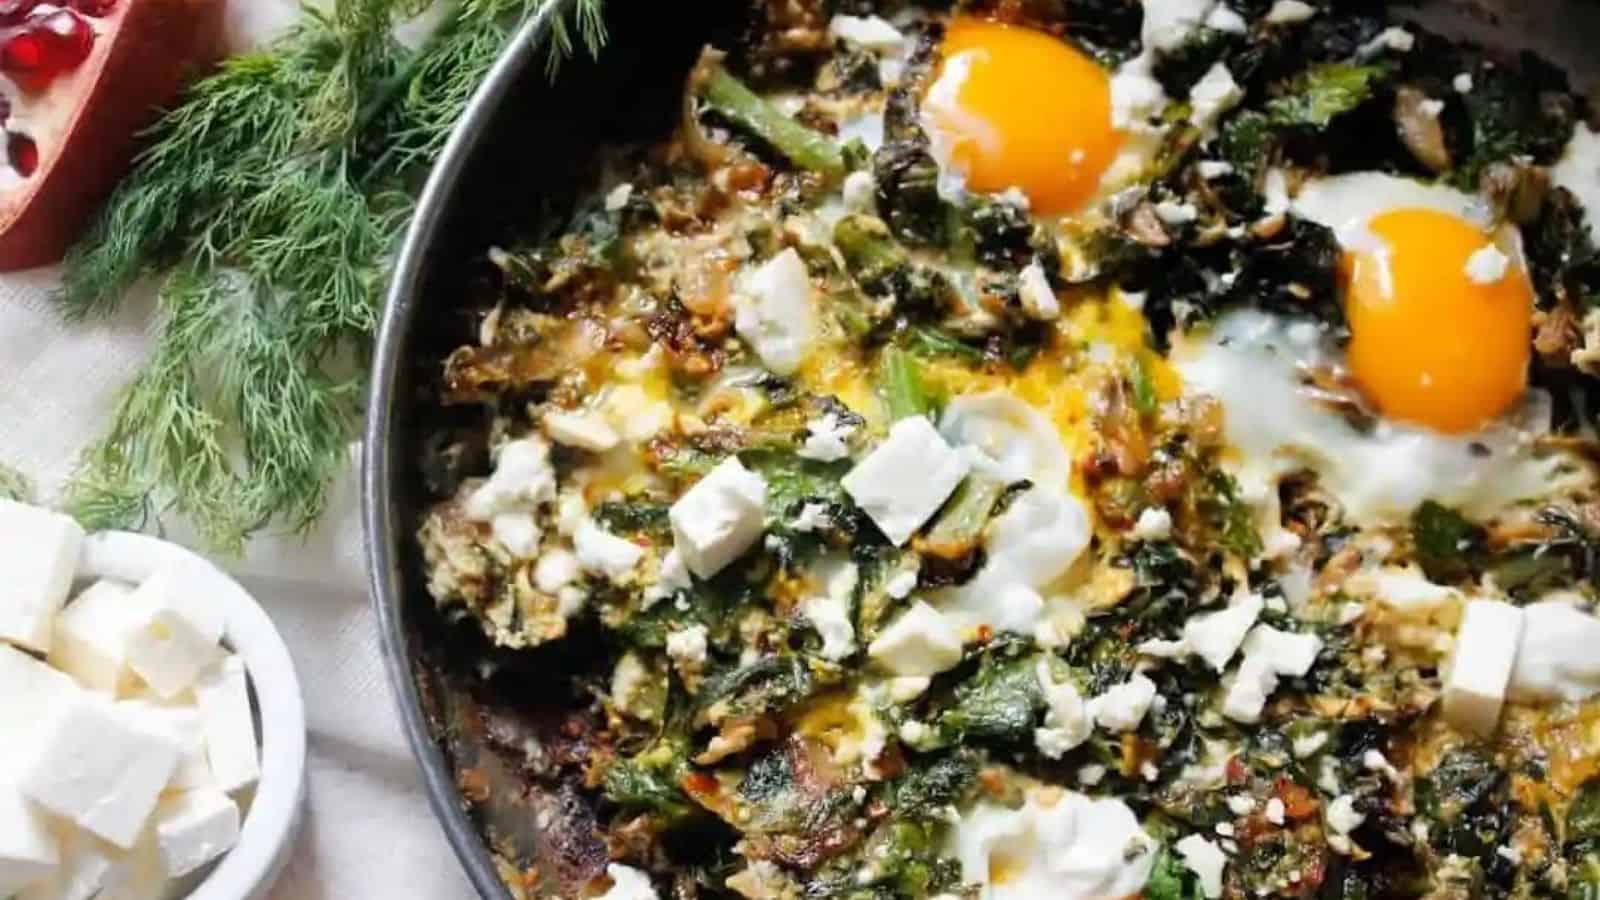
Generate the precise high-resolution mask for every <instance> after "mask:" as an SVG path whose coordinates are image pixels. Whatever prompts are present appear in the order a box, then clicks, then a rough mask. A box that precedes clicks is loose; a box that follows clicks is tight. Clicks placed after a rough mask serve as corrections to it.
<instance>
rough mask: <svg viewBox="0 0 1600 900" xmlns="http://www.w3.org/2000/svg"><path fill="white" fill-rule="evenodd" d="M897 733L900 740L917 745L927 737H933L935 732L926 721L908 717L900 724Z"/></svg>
mask: <svg viewBox="0 0 1600 900" xmlns="http://www.w3.org/2000/svg"><path fill="white" fill-rule="evenodd" d="M899 734H900V740H902V741H905V742H906V743H907V744H910V745H911V746H913V747H917V746H920V745H921V744H922V743H923V742H924V741H927V740H928V739H929V738H932V737H934V736H935V734H936V732H935V731H934V730H933V729H932V728H930V727H929V726H928V724H927V723H926V722H918V721H917V720H916V719H910V720H908V721H906V722H905V723H904V724H902V725H901V726H900V732H899Z"/></svg>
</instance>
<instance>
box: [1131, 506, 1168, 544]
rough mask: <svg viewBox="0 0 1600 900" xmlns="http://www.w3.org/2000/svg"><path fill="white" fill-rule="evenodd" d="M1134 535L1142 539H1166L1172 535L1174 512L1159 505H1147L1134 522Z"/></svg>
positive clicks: (1135, 537)
mask: <svg viewBox="0 0 1600 900" xmlns="http://www.w3.org/2000/svg"><path fill="white" fill-rule="evenodd" d="M1132 535H1133V537H1134V539H1136V540H1141V541H1164V540H1166V539H1167V538H1169V537H1171V536H1172V513H1169V512H1167V511H1166V510H1165V509H1163V508H1161V507H1159V506H1150V507H1146V508H1145V509H1144V510H1142V511H1141V512H1140V513H1139V519H1138V521H1136V522H1134V523H1133V532H1132Z"/></svg>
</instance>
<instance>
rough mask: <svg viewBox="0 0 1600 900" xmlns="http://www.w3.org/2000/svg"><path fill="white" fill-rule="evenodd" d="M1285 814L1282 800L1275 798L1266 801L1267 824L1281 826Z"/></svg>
mask: <svg viewBox="0 0 1600 900" xmlns="http://www.w3.org/2000/svg"><path fill="white" fill-rule="evenodd" d="M1285 812H1287V810H1285V809H1284V806H1283V801H1282V800H1280V799H1278V798H1277V797H1273V798H1271V799H1269V800H1267V809H1266V813H1265V815H1266V817H1267V821H1268V822H1271V823H1272V824H1274V825H1282V824H1283V817H1284V813H1285Z"/></svg>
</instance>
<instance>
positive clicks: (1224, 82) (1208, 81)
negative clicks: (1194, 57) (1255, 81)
mask: <svg viewBox="0 0 1600 900" xmlns="http://www.w3.org/2000/svg"><path fill="white" fill-rule="evenodd" d="M1243 97H1244V89H1243V88H1241V87H1239V83H1238V82H1237V81H1234V80H1233V73H1232V72H1230V71H1228V67H1227V66H1225V65H1223V64H1222V63H1214V64H1212V66H1211V68H1210V69H1207V70H1206V74H1205V75H1203V76H1201V78H1200V80H1199V81H1197V82H1195V84H1194V87H1192V88H1190V89H1189V107H1190V114H1189V119H1190V121H1192V122H1193V123H1194V125H1195V127H1196V128H1200V129H1207V128H1210V127H1211V126H1213V125H1215V124H1216V123H1217V120H1218V119H1220V118H1221V117H1222V114H1223V113H1225V112H1227V111H1228V110H1230V109H1232V108H1233V107H1234V106H1236V105H1237V104H1238V103H1239V101H1240V100H1241V99H1242V98H1243ZM1190 209H1193V207H1190ZM1159 213H1160V209H1159V208H1158V209H1157V214H1159ZM1190 218H1191V219H1192V218H1193V217H1192V216H1191V217H1190ZM1169 224H1170V223H1169Z"/></svg>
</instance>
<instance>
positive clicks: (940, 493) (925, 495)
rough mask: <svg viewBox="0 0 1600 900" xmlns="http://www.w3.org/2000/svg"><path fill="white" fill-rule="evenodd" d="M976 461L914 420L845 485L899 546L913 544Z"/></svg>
mask: <svg viewBox="0 0 1600 900" xmlns="http://www.w3.org/2000/svg"><path fill="white" fill-rule="evenodd" d="M971 468H972V458H971V457H970V456H969V455H967V454H966V453H961V452H959V451H957V450H955V449H953V448H952V447H951V446H950V445H949V444H947V443H945V440H944V438H943V437H941V436H940V434H939V432H938V430H937V429H935V428H934V427H933V423H932V422H929V421H928V420H927V419H926V418H923V417H922V416H911V417H909V418H905V419H901V420H900V421H898V422H896V423H894V426H893V427H891V428H890V429H889V436H888V437H887V438H886V439H885V440H884V442H883V443H881V444H879V445H878V446H877V447H876V448H875V449H874V450H873V451H872V452H871V453H870V454H868V455H867V458H866V459H863V460H862V461H861V462H859V463H856V465H855V467H854V468H852V469H851V470H850V472H849V474H847V475H845V476H844V478H843V479H842V481H841V482H840V483H841V484H842V485H843V487H844V489H845V492H846V493H848V494H849V495H850V497H851V499H853V500H854V501H855V502H856V505H857V506H859V507H861V510H862V512H865V513H866V514H867V516H868V517H869V518H870V519H872V521H873V524H875V525H877V526H878V530H879V531H882V532H883V534H884V536H885V537H887V538H888V539H889V541H890V542H891V543H893V544H895V545H896V546H899V545H902V544H904V543H905V542H906V541H909V540H910V539H911V535H912V534H914V533H916V530H917V529H918V528H921V527H922V524H923V523H924V522H926V521H928V519H930V518H932V517H933V514H934V513H936V512H938V511H939V507H940V506H943V505H944V501H945V500H947V499H949V497H950V495H951V494H952V493H954V492H955V489H956V486H957V485H959V484H960V483H961V480H962V479H963V478H966V477H967V472H968V471H969V470H970V469H971Z"/></svg>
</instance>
